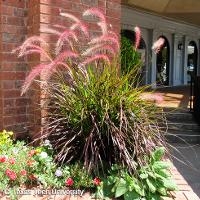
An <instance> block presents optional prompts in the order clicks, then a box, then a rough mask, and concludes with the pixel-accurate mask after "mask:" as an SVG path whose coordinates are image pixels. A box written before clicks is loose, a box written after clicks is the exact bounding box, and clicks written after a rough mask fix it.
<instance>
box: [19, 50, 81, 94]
mask: <svg viewBox="0 0 200 200" xmlns="http://www.w3.org/2000/svg"><path fill="white" fill-rule="evenodd" d="M77 56H78V54H76V53H74V52H72V51H65V52H62V53H61V54H60V55H59V56H58V57H56V58H55V60H53V61H52V62H50V63H49V64H39V65H37V66H36V67H34V69H32V70H31V72H30V73H29V75H28V76H27V77H26V79H25V82H24V84H23V87H22V93H21V94H22V95H23V94H24V93H25V92H26V91H27V89H28V88H29V87H30V85H31V84H32V82H33V80H34V79H35V78H36V77H37V76H39V75H40V74H43V76H42V79H43V81H48V80H49V78H50V77H51V75H52V74H53V73H54V72H55V71H56V67H57V66H59V65H63V66H65V67H66V68H67V69H68V70H69V66H68V65H67V64H65V63H63V61H64V60H65V59H66V58H76V57H77Z"/></svg>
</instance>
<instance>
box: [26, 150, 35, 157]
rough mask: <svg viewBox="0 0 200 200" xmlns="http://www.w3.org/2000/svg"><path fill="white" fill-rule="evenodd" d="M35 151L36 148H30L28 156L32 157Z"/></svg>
mask: <svg viewBox="0 0 200 200" xmlns="http://www.w3.org/2000/svg"><path fill="white" fill-rule="evenodd" d="M36 153H37V152H36V150H34V149H32V150H31V151H30V152H29V153H28V156H29V157H32V156H33V155H35V154H36Z"/></svg>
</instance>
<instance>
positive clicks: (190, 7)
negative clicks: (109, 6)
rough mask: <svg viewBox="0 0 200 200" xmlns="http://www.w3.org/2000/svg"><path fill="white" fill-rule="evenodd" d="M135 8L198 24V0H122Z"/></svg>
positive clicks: (199, 1) (199, 21) (199, 24)
mask: <svg viewBox="0 0 200 200" xmlns="http://www.w3.org/2000/svg"><path fill="white" fill-rule="evenodd" d="M122 2H123V4H128V5H130V6H134V7H136V8H141V9H145V10H147V11H151V12H154V13H157V14H159V15H162V16H166V17H170V18H173V19H176V20H181V21H184V22H186V23H191V24H194V25H197V26H200V0H144V1H142V0H122Z"/></svg>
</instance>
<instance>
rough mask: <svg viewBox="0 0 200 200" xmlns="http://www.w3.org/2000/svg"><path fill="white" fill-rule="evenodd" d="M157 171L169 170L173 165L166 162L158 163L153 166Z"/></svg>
mask: <svg viewBox="0 0 200 200" xmlns="http://www.w3.org/2000/svg"><path fill="white" fill-rule="evenodd" d="M152 167H153V168H154V169H155V170H157V169H169V168H170V167H171V163H169V162H165V161H156V162H155V163H154V164H153V166H152Z"/></svg>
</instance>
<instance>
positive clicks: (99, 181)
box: [93, 177, 101, 186]
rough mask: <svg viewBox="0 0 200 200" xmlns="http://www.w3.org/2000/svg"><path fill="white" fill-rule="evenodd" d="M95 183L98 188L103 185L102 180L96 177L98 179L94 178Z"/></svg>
mask: <svg viewBox="0 0 200 200" xmlns="http://www.w3.org/2000/svg"><path fill="white" fill-rule="evenodd" d="M93 183H94V185H96V186H98V185H100V184H101V180H100V179H99V178H97V177H96V178H94V180H93Z"/></svg>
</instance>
